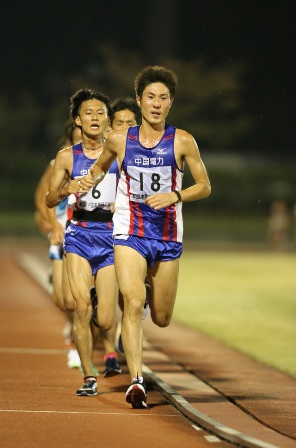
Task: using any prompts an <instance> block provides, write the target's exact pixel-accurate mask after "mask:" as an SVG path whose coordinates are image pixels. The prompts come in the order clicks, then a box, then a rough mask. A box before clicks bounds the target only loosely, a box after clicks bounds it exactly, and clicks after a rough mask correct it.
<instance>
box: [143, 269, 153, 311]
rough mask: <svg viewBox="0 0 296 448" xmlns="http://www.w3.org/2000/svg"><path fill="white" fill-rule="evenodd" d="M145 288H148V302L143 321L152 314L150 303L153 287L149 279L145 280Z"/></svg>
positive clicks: (145, 304)
mask: <svg viewBox="0 0 296 448" xmlns="http://www.w3.org/2000/svg"><path fill="white" fill-rule="evenodd" d="M145 288H146V300H145V303H144V308H143V313H142V320H145V319H146V318H147V317H148V316H149V314H150V306H149V302H150V300H151V286H150V283H149V281H148V278H147V277H146V278H145Z"/></svg>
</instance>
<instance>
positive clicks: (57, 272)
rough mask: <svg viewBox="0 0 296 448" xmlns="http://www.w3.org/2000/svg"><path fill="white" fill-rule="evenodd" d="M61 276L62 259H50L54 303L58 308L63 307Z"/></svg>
mask: <svg viewBox="0 0 296 448" xmlns="http://www.w3.org/2000/svg"><path fill="white" fill-rule="evenodd" d="M62 276H63V263H62V260H56V259H54V260H52V286H53V292H54V297H55V301H56V304H57V305H58V307H59V308H63V307H64V301H63V294H62Z"/></svg>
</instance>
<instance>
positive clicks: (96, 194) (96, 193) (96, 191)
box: [91, 187, 101, 199]
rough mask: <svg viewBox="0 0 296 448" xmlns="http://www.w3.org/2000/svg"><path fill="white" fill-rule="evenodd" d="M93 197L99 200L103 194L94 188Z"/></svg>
mask: <svg viewBox="0 0 296 448" xmlns="http://www.w3.org/2000/svg"><path fill="white" fill-rule="evenodd" d="M91 195H92V197H93V198H94V199H99V198H100V196H101V192H100V191H99V190H96V187H94V188H93V189H92V191H91Z"/></svg>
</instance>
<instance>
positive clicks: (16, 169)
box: [0, 41, 295, 238]
mask: <svg viewBox="0 0 296 448" xmlns="http://www.w3.org/2000/svg"><path fill="white" fill-rule="evenodd" d="M48 64H49V70H48V74H47V77H46V79H44V80H43V83H42V88H41V90H40V88H39V89H38V91H37V90H36V91H34V90H20V91H19V92H17V93H16V94H15V96H13V95H11V94H10V95H9V96H8V97H6V96H5V95H4V94H2V96H1V97H0V132H1V165H0V172H1V185H2V188H1V190H0V201H1V210H2V213H3V212H8V213H9V212H18V213H21V212H28V213H33V211H34V202H33V196H34V190H35V187H36V185H37V182H38V180H39V178H40V176H41V174H42V173H43V171H44V169H45V167H46V166H47V164H48V162H49V160H50V159H52V158H53V157H54V156H55V154H56V152H57V150H58V149H59V148H58V146H57V142H58V140H59V138H60V136H61V134H62V131H63V124H64V122H65V121H66V119H67V118H68V116H69V110H68V109H69V98H70V96H71V95H72V94H73V93H74V92H75V91H76V90H78V89H80V88H81V87H85V86H86V87H90V88H94V89H96V90H101V91H103V92H105V93H107V94H108V96H109V97H110V98H111V99H114V98H117V97H119V96H126V95H129V96H134V90H133V80H134V77H135V75H136V73H137V72H138V71H139V70H140V69H141V68H142V67H143V66H145V65H147V62H146V57H145V55H144V54H143V52H140V51H139V50H130V49H129V50H124V49H122V48H120V47H118V46H116V45H114V44H112V43H111V42H107V41H104V42H103V43H101V44H100V45H97V46H96V57H95V58H94V59H93V60H92V61H91V62H89V63H88V64H85V65H84V66H82V67H80V66H79V64H77V65H75V67H76V69H75V71H73V73H72V75H71V77H70V78H69V76H68V74H66V73H65V74H64V75H63V72H62V73H60V74H59V76H57V75H56V74H54V73H51V71H50V61H48ZM161 64H162V65H165V66H167V67H170V68H172V69H173V70H175V71H176V73H177V74H178V77H179V87H178V89H177V92H176V97H175V101H174V106H173V108H172V109H171V112H170V115H169V117H168V122H169V123H170V124H173V125H175V126H177V127H179V128H183V129H186V130H187V131H188V132H190V133H192V134H193V135H194V137H195V138H196V140H197V143H198V145H199V148H200V151H201V155H202V159H203V161H204V162H205V165H206V167H207V170H208V173H209V176H210V179H211V183H212V189H213V193H212V195H211V197H210V198H208V199H207V200H206V201H200V202H196V203H191V204H185V206H184V212H185V213H187V214H189V215H190V216H191V217H193V223H194V221H195V218H194V216H195V213H197V216H199V215H202V216H206V215H207V216H208V217H209V218H211V219H212V218H213V217H215V216H217V215H220V216H221V214H222V213H224V215H229V216H230V218H231V219H234V217H235V216H236V217H241V219H244V218H245V217H247V216H248V217H249V218H250V217H251V218H253V217H254V216H257V217H258V216H259V217H260V216H261V217H262V218H264V220H266V217H267V216H268V213H269V207H270V205H271V203H272V202H273V201H274V200H275V199H277V198H282V199H284V200H285V201H287V203H288V204H289V205H290V206H291V207H292V205H293V203H294V197H295V195H294V185H295V165H294V161H293V160H290V159H289V158H285V160H283V159H282V158H281V152H280V148H279V150H278V156H277V154H276V153H274V152H273V153H272V154H267V153H266V152H261V153H258V151H257V152H256V151H254V150H252V148H245V147H244V139H245V138H246V136H248V134H249V133H250V132H252V131H254V128H256V126H258V123H257V122H256V120H255V117H254V116H252V113H251V112H249V111H248V108H247V107H246V101H247V92H246V89H245V85H246V82H247V78H248V70H249V68H248V65H247V64H246V63H242V62H238V63H231V64H227V65H225V64H219V63H217V64H216V65H213V64H211V65H210V64H207V63H206V61H205V60H203V59H202V58H200V57H199V58H189V59H187V60H184V59H180V58H177V57H173V56H171V55H170V56H164V57H163V58H162V59H161ZM236 148H240V149H239V150H236ZM242 148H243V150H242ZM244 148H245V149H244ZM279 162H280V163H279ZM190 184H191V176H190V174H189V173H188V171H187V170H186V172H185V177H184V186H185V187H187V186H189V185H190ZM264 222H265V223H266V221H264ZM250 226H251V224H250ZM190 227H192V229H194V224H193V226H191V225H190ZM228 227H229V225H228ZM259 235H260V238H261V236H262V229H261V231H260V232H259V234H258V237H259Z"/></svg>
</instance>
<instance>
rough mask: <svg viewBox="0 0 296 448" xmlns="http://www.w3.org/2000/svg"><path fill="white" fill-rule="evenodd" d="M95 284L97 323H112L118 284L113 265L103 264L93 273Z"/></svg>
mask: <svg viewBox="0 0 296 448" xmlns="http://www.w3.org/2000/svg"><path fill="white" fill-rule="evenodd" d="M95 286H96V293H97V297H98V321H99V325H103V326H105V324H106V323H108V325H107V326H109V324H110V323H111V324H112V321H113V320H114V318H115V310H116V305H117V298H118V284H117V279H116V275H115V268H114V265H113V264H112V265H109V266H105V267H103V268H101V269H99V270H98V272H97V273H96V275H95Z"/></svg>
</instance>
